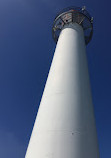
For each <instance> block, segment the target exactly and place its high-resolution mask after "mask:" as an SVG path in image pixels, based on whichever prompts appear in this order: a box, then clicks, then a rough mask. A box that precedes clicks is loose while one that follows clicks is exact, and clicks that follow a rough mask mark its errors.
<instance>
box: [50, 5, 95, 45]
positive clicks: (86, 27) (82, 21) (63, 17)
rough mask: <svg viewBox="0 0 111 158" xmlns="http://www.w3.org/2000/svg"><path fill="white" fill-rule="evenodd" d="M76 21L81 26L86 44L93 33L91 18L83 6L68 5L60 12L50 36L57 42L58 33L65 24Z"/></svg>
mask: <svg viewBox="0 0 111 158" xmlns="http://www.w3.org/2000/svg"><path fill="white" fill-rule="evenodd" d="M70 23H77V24H79V25H81V26H82V28H83V31H84V38H85V43H86V45H87V44H88V43H89V42H90V40H91V38H92V35H93V18H92V17H91V16H90V15H89V13H88V12H87V10H86V8H85V7H82V8H79V7H69V8H66V9H64V10H62V12H60V13H59V14H58V15H57V16H56V18H55V20H54V23H53V28H52V36H53V38H54V41H55V42H56V43H57V41H58V38H59V34H60V32H61V30H62V29H63V28H64V26H65V25H66V24H70Z"/></svg>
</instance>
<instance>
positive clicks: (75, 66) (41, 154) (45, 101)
mask: <svg viewBox="0 0 111 158" xmlns="http://www.w3.org/2000/svg"><path fill="white" fill-rule="evenodd" d="M85 47H86V46H85V40H84V33H83V29H82V27H81V26H80V25H78V24H76V23H73V24H72V23H70V24H69V25H65V27H64V28H63V29H62V31H61V33H60V36H59V40H58V43H57V47H56V50H55V54H54V58H53V62H52V65H51V69H50V72H49V76H48V79H47V83H46V86H45V90H44V93H43V97H42V100H41V103H40V107H39V111H38V115H37V119H36V121H35V125H34V129H33V132H32V135H31V139H30V142H29V146H28V149H27V153H26V157H25V158H99V152H98V145H97V135H96V128H95V121H94V114H93V106H92V99H91V91H90V83H89V75H88V66H87V59H86V50H85Z"/></svg>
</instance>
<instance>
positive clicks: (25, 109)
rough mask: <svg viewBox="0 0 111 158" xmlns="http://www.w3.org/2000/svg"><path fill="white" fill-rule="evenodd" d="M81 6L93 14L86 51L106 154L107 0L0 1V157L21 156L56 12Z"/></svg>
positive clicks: (110, 116)
mask: <svg viewBox="0 0 111 158" xmlns="http://www.w3.org/2000/svg"><path fill="white" fill-rule="evenodd" d="M84 5H85V6H86V7H87V10H88V11H89V13H90V14H91V15H92V16H93V17H94V34H93V39H92V41H91V42H90V43H89V45H88V46H87V57H88V64H89V72H90V81H91V88H92V95H93V104H94V109H95V116H96V125H97V132H98V140H99V148H100V156H101V158H110V157H111V150H110V148H111V143H110V142H111V136H110V135H111V52H110V50H111V48H110V47H111V42H110V39H111V20H110V10H111V2H110V0H107V1H106V0H101V1H100V0H75V1H73V0H16V1H15V0H1V1H0V157H1V158H24V156H25V152H26V148H27V145H28V141H29V138H30V135H31V131H32V127H33V124H34V120H35V117H36V113H37V109H38V106H39V103H40V99H41V96H42V92H43V89H44V85H45V82H46V78H47V74H48V71H49V68H50V64H51V60H52V57H53V53H54V49H55V46H56V45H55V43H54V41H53V39H52V34H51V29H52V24H53V20H54V18H55V16H56V14H57V13H58V12H59V11H61V10H62V9H63V8H65V7H68V6H80V7H81V6H84Z"/></svg>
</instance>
